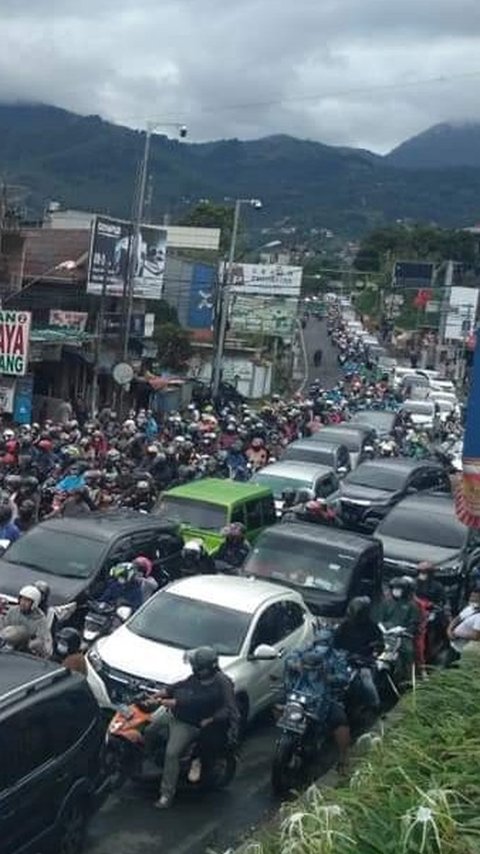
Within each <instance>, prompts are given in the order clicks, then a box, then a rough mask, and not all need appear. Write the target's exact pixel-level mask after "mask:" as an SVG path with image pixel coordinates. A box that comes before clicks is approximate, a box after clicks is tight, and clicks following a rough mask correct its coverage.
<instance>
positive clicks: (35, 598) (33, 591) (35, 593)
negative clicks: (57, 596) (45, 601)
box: [18, 584, 42, 608]
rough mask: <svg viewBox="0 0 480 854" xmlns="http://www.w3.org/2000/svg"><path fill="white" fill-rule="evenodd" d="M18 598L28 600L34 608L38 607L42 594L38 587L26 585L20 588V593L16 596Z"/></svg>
mask: <svg viewBox="0 0 480 854" xmlns="http://www.w3.org/2000/svg"><path fill="white" fill-rule="evenodd" d="M18 598H19V599H20V598H21V599H30V600H31V602H33V604H34V605H35V607H36V608H38V607H39V606H40V602H41V601H42V594H41V593H40V590H39V589H38V587H35V585H34V584H26V585H25V587H22V589H21V590H20V593H19V594H18Z"/></svg>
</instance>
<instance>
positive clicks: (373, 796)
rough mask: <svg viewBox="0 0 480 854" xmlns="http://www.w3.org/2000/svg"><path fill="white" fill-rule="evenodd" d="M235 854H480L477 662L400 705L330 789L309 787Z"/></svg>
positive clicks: (439, 676) (437, 677)
mask: <svg viewBox="0 0 480 854" xmlns="http://www.w3.org/2000/svg"><path fill="white" fill-rule="evenodd" d="M241 850H242V854H480V657H473V656H472V657H469V658H468V659H467V658H466V659H465V660H464V661H463V662H462V666H461V667H460V668H459V669H457V670H450V671H446V672H439V673H435V674H434V675H433V676H432V677H431V678H430V680H429V681H428V682H427V683H424V684H422V685H421V686H419V687H418V688H417V690H416V693H415V695H410V696H408V697H405V698H404V699H403V700H402V702H401V704H400V706H399V707H397V712H396V718H395V721H394V723H393V724H392V726H391V727H390V729H389V730H388V732H387V733H386V735H385V736H384V737H383V738H379V737H371V738H370V749H369V752H368V755H367V756H365V757H364V758H362V759H361V760H360V761H359V762H358V764H357V766H356V770H354V772H353V774H352V777H351V778H350V780H349V781H348V782H346V783H345V784H344V785H340V786H338V787H336V788H320V787H316V786H312V787H311V788H310V789H309V790H308V791H307V792H306V793H305V794H304V795H303V796H302V797H301V798H300V799H299V800H298V801H296V802H295V803H294V804H293V805H292V804H290V805H289V806H288V807H287V808H286V809H285V811H284V813H283V816H282V820H281V822H280V824H279V825H278V827H277V828H275V829H273V830H268V831H266V832H265V833H264V834H263V835H262V834H260V835H259V836H258V837H257V839H256V840H255V841H252V842H249V843H247V844H246V845H245V846H244V847H243V848H242V849H241Z"/></svg>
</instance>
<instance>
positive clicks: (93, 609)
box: [81, 600, 132, 652]
mask: <svg viewBox="0 0 480 854" xmlns="http://www.w3.org/2000/svg"><path fill="white" fill-rule="evenodd" d="M131 615H132V609H131V607H130V606H129V605H119V606H117V607H115V605H111V604H110V603H108V602H97V601H95V600H92V601H90V602H89V603H88V611H87V614H86V616H85V622H84V624H83V630H82V646H81V649H82V651H83V652H85V651H86V650H87V649H89V648H90V647H91V646H92V645H93V644H94V643H95V641H97V640H98V639H99V638H102V637H105V636H106V635H109V634H111V632H113V631H114V630H115V629H118V628H119V626H121V625H123V623H125V622H126V621H127V620H128V618H129V617H131Z"/></svg>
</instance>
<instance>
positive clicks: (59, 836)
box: [51, 796, 87, 854]
mask: <svg viewBox="0 0 480 854" xmlns="http://www.w3.org/2000/svg"><path fill="white" fill-rule="evenodd" d="M86 827H87V803H86V800H85V798H84V797H78V796H77V797H73V798H72V799H71V800H70V801H69V802H68V803H67V804H66V806H65V808H64V810H63V812H62V814H61V817H60V823H59V828H58V830H57V832H56V839H55V845H54V847H52V848H51V852H52V854H53V852H55V854H80V852H81V851H82V849H83V845H84V842H85V833H86Z"/></svg>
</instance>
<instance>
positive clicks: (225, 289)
mask: <svg viewBox="0 0 480 854" xmlns="http://www.w3.org/2000/svg"><path fill="white" fill-rule="evenodd" d="M242 205H252V207H255V208H257V209H258V208H261V207H262V203H261V201H260V199H236V200H235V208H234V211H233V225H232V236H231V238H230V248H229V252H228V261H227V267H226V274H224V276H223V277H222V281H219V283H218V289H219V290H218V294H217V300H216V303H215V310H216V312H217V320H216V323H217V324H218V326H217V328H218V335H217V338H216V350H215V354H214V359H213V365H212V397H213V399H214V400H215V398H216V397H217V396H218V392H219V390H220V382H221V379H222V362H223V354H224V350H225V339H226V337H227V324H228V309H229V299H230V289H231V287H232V285H233V265H234V263H235V251H236V248H237V238H238V228H239V225H240V210H241V206H242Z"/></svg>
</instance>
